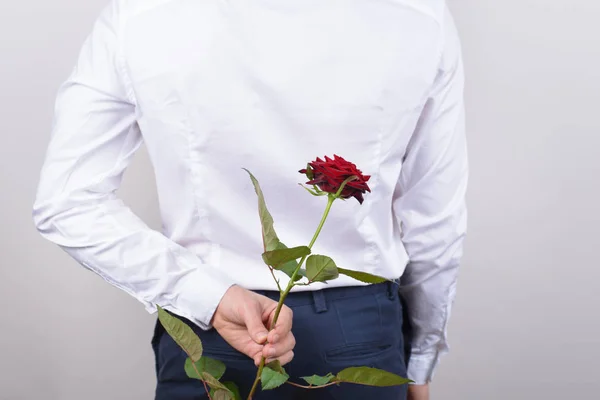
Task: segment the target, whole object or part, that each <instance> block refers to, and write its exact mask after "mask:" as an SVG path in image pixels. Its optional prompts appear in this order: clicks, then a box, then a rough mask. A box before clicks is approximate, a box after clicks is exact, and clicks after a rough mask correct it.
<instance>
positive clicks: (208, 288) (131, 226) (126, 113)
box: [33, 0, 231, 328]
mask: <svg viewBox="0 0 600 400" xmlns="http://www.w3.org/2000/svg"><path fill="white" fill-rule="evenodd" d="M120 3H122V2H120V1H117V0H115V1H113V2H112V4H111V5H110V6H108V7H107V8H106V9H105V10H104V11H103V13H102V15H101V16H100V17H99V19H98V20H97V21H96V24H95V25H94V28H93V31H92V33H91V34H90V35H89V36H88V38H87V40H86V41H85V43H84V45H83V48H82V49H81V52H80V55H79V59H78V62H77V64H76V67H75V69H74V70H73V71H72V73H71V75H70V77H69V79H68V80H67V81H66V82H65V83H64V84H63V85H62V86H61V88H60V90H59V94H58V97H57V102H56V110H55V111H56V112H55V121H54V127H53V131H52V136H51V140H50V144H49V147H48V150H47V154H46V158H45V162H44V166H43V168H42V172H41V177H40V182H39V186H38V191H37V196H36V200H35V205H34V211H33V217H34V221H35V224H36V226H37V228H38V230H39V231H40V233H41V234H42V235H43V236H44V237H45V238H47V239H49V240H50V241H52V242H54V243H56V244H58V245H59V246H61V247H62V248H63V249H64V250H65V251H66V252H67V253H69V254H70V255H71V256H72V257H73V258H75V259H76V260H77V261H78V262H79V263H80V264H82V265H83V266H85V267H87V268H88V269H90V270H92V271H94V272H95V273H97V274H99V275H100V276H102V277H103V278H104V279H105V280H107V281H108V282H110V283H111V284H113V285H115V286H117V287H119V288H121V289H123V290H124V291H126V292H128V293H129V294H131V295H132V296H134V297H135V298H137V299H138V300H139V301H141V302H142V303H143V304H144V305H145V306H146V307H147V309H148V310H149V311H154V304H158V305H160V306H162V307H164V308H166V309H168V310H171V311H173V312H175V313H177V314H179V315H182V316H184V317H187V318H188V319H190V320H192V321H194V322H195V323H196V324H198V325H199V326H201V327H204V328H207V327H208V326H209V324H210V320H211V317H212V316H213V312H214V311H215V309H216V308H217V305H218V304H219V301H220V300H221V298H222V297H223V295H224V294H225V292H226V291H227V289H228V288H229V287H230V286H231V282H230V280H229V279H228V278H227V277H226V276H225V275H224V274H223V273H222V272H220V271H219V270H217V269H216V268H211V267H210V266H207V265H204V264H203V263H202V262H201V261H200V259H199V258H198V257H197V256H196V255H195V254H193V253H192V252H191V251H189V250H187V249H185V248H184V247H182V246H180V245H178V244H176V243H175V242H173V241H172V240H170V239H168V238H167V237H165V236H164V235H162V234H161V233H159V232H157V231H155V230H151V229H149V228H148V227H147V226H146V224H144V223H143V222H142V221H141V220H140V219H139V218H138V217H137V216H136V215H134V213H133V212H132V211H131V210H130V209H129V208H128V207H126V206H125V205H124V204H123V203H122V201H121V200H120V199H118V198H117V197H116V195H115V192H116V190H117V189H118V188H119V186H120V184H121V179H122V175H123V173H124V171H125V169H126V167H127V166H128V164H129V162H130V160H131V159H132V157H133V154H134V152H135V151H136V150H137V149H138V147H139V146H140V144H141V142H142V138H141V134H140V131H139V128H138V126H137V124H136V117H135V109H134V107H135V106H134V101H133V99H132V97H133V94H132V93H131V91H130V89H129V88H128V87H127V84H126V81H125V80H124V75H123V66H122V63H121V60H120V56H119V45H120V42H119V30H120V26H121V16H122V12H121V11H120V10H119V4H120Z"/></svg>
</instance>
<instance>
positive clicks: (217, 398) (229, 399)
mask: <svg viewBox="0 0 600 400" xmlns="http://www.w3.org/2000/svg"><path fill="white" fill-rule="evenodd" d="M210 398H211V399H212V400H235V397H234V394H233V393H231V392H228V391H226V390H221V389H219V390H212V389H211V390H210Z"/></svg>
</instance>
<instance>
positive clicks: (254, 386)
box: [248, 195, 337, 400]
mask: <svg viewBox="0 0 600 400" xmlns="http://www.w3.org/2000/svg"><path fill="white" fill-rule="evenodd" d="M336 198H337V197H336V196H335V195H329V196H328V197H327V207H325V211H324V212H323V217H321V221H320V222H319V226H318V227H317V230H316V232H315V234H314V235H313V238H312V240H311V241H310V244H309V245H308V248H310V249H312V246H313V245H314V244H315V242H316V241H317V238H318V237H319V234H320V233H321V230H322V229H323V225H324V224H325V220H326V219H327V216H328V215H329V211H331V206H332V205H333V202H334V201H335V199H336ZM306 257H307V256H304V257H302V258H301V259H300V262H299V263H298V267H296V269H295V270H294V273H293V274H292V276H291V278H290V281H289V283H288V285H287V287H286V288H285V290H284V291H283V292H280V293H281V294H280V296H279V302H278V303H277V309H276V310H275V315H274V316H273V322H272V323H271V326H269V330H271V329H273V328H274V327H275V326H276V325H277V320H278V319H279V313H280V312H281V308H282V307H283V303H284V302H285V299H286V298H287V295H288V294H289V293H290V291H291V290H292V288H293V287H294V283H295V280H296V276H298V273H299V272H300V268H302V264H304V261H305V260H306ZM265 362H266V359H265V357H263V358H262V359H261V360H260V364H259V366H258V371H257V372H256V378H255V379H254V384H252V389H251V390H250V394H249V395H248V400H252V396H254V393H255V392H256V389H257V388H258V382H259V381H260V377H261V375H262V372H263V369H264V367H265Z"/></svg>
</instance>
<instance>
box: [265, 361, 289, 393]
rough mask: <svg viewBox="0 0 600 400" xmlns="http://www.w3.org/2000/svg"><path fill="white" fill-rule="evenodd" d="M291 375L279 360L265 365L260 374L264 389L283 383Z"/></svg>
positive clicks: (273, 387)
mask: <svg viewBox="0 0 600 400" xmlns="http://www.w3.org/2000/svg"><path fill="white" fill-rule="evenodd" d="M289 378H290V376H289V375H288V374H287V373H286V372H285V370H284V369H283V367H282V366H281V364H280V363H279V361H277V360H275V361H273V362H270V363H269V364H267V365H265V367H264V368H263V370H262V374H261V376H260V382H261V385H262V390H270V389H275V388H276V387H279V386H281V385H283V384H284V383H285V382H286V381H287V380H288V379H289Z"/></svg>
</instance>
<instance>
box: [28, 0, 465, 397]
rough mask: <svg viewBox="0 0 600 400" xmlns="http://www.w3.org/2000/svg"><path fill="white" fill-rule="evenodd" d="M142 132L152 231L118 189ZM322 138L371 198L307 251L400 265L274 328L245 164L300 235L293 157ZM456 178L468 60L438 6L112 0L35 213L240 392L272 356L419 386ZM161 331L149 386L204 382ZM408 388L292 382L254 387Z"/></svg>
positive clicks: (49, 231) (83, 59)
mask: <svg viewBox="0 0 600 400" xmlns="http://www.w3.org/2000/svg"><path fill="white" fill-rule="evenodd" d="M142 141H143V142H145V144H146V146H147V149H148V152H149V154H150V158H151V160H152V163H153V166H154V170H155V174H156V183H157V188H158V195H159V201H160V209H161V215H162V220H163V229H162V232H160V233H159V232H157V231H154V230H151V229H149V228H148V227H147V226H146V225H145V224H144V223H143V222H142V221H141V220H140V219H139V218H137V217H136V216H135V215H134V214H133V213H132V211H131V210H130V209H129V208H127V207H126V206H125V205H124V204H123V203H122V202H121V201H120V200H119V199H118V198H117V196H116V195H115V192H116V190H117V189H118V187H119V185H120V182H121V178H122V175H123V173H124V171H125V169H126V167H127V165H128V164H129V162H130V160H131V159H132V156H133V154H134V152H135V151H136V150H137V149H138V147H139V146H140V145H141V143H142ZM333 154H339V155H341V156H343V157H345V158H346V159H347V160H349V161H352V162H353V163H355V164H356V165H357V166H358V168H360V169H361V170H362V171H363V172H364V173H365V174H369V175H371V179H370V181H369V185H370V188H371V193H369V194H367V195H366V197H365V201H364V203H363V204H362V205H361V204H359V203H358V202H356V201H346V202H340V204H336V205H335V207H334V209H333V210H332V212H331V214H330V217H329V219H328V220H327V223H326V225H325V227H324V229H323V232H322V234H321V237H320V238H319V241H318V242H317V244H315V248H314V251H315V252H317V253H320V254H327V255H328V256H331V257H332V258H333V259H334V260H335V261H336V263H337V264H338V265H340V266H343V267H345V268H347V269H353V270H361V271H366V272H369V273H372V274H376V275H380V276H384V277H386V278H389V279H390V280H398V279H400V286H399V290H398V286H394V285H393V284H379V285H369V286H366V285H363V284H361V283H360V282H357V281H355V280H353V279H351V278H347V277H340V278H338V279H336V280H333V281H331V282H329V284H327V285H325V284H315V285H310V286H305V287H300V288H297V289H298V290H294V292H292V293H291V294H290V296H289V299H288V301H287V302H286V304H287V306H286V307H284V309H283V312H282V314H281V317H280V319H279V322H278V324H277V326H276V327H275V328H274V329H273V330H272V331H270V332H269V331H268V330H267V326H268V321H269V320H270V318H272V316H273V312H274V309H275V305H276V299H277V294H278V293H277V292H276V290H277V288H276V286H275V283H274V282H273V279H272V276H271V274H270V272H269V271H268V269H267V268H266V266H264V265H263V264H262V260H261V257H260V254H261V253H262V243H261V235H260V223H259V219H258V216H257V213H256V198H255V195H254V193H253V190H252V186H251V184H250V181H249V179H248V176H247V175H246V173H245V172H244V171H243V170H242V167H245V168H248V169H249V170H250V171H252V172H253V174H254V175H255V176H256V177H257V178H258V179H259V180H260V182H261V185H262V188H263V191H264V192H265V196H266V199H267V203H268V206H269V209H270V211H271V213H272V214H273V216H274V218H275V228H276V230H277V232H278V235H279V237H280V238H282V240H283V241H284V242H286V243H287V244H288V245H293V246H296V245H302V244H306V243H307V242H308V240H309V239H310V237H311V236H312V234H313V233H314V231H315V228H316V226H317V224H318V222H319V218H320V215H321V212H322V209H323V207H324V204H323V201H322V200H323V199H321V198H317V197H312V196H310V195H308V194H307V193H305V192H304V191H303V189H301V188H298V186H297V184H296V183H298V182H302V176H300V175H299V174H298V170H299V169H300V168H303V167H304V166H305V165H306V163H307V162H308V161H311V160H313V159H314V158H315V157H317V156H321V157H322V156H323V155H329V156H332V155H333ZM466 182H467V156H466V145H465V134H464V126H463V70H462V63H461V55H460V46H459V41H458V37H457V33H456V31H455V27H454V24H453V21H452V18H451V16H450V15H449V12H448V10H447V7H446V5H445V2H444V1H442V0H404V1H371V0H370V1H367V0H356V1H336V0H319V1H312V0H286V1H279V0H258V1H219V0H202V1H184V0H113V1H112V3H111V4H110V5H109V6H108V7H107V8H106V9H105V10H104V11H103V13H102V15H101V16H100V18H99V19H98V21H97V23H96V24H95V26H94V28H93V32H92V33H91V35H90V36H89V37H88V38H87V40H86V42H85V44H84V46H83V48H82V50H81V53H80V56H79V60H78V62H77V64H76V67H75V69H74V70H73V71H72V73H71V76H70V77H69V79H68V80H67V81H66V82H65V83H64V85H63V86H62V87H61V89H60V91H59V94H58V99H57V106H56V119H55V123H54V129H53V134H52V137H51V141H50V145H49V148H48V152H47V156H46V160H45V164H44V166H43V170H42V173H41V179H40V184H39V189H38V194H37V198H36V202H35V205H34V219H35V222H36V226H37V227H38V229H39V231H40V232H41V233H42V235H43V236H45V237H46V238H48V239H49V240H51V241H52V242H54V243H56V244H58V245H59V246H61V247H62V248H63V249H64V250H66V251H67V252H68V253H69V254H70V255H71V256H72V257H74V258H75V259H76V260H77V261H78V262H79V263H81V264H82V265H83V266H85V267H86V268H88V269H90V270H92V271H94V272H96V273H97V274H99V275H100V276H102V277H103V278H104V279H105V280H107V281H108V282H110V283H111V284H113V285H115V286H117V287H120V288H121V289H123V290H125V291H126V292H128V293H129V294H131V295H132V296H134V297H135V298H137V299H138V300H139V301H140V302H142V303H143V304H144V305H145V306H146V307H147V309H148V310H149V311H151V312H154V311H155V305H160V306H162V307H164V308H165V309H167V310H169V311H170V312H172V313H173V314H176V315H178V316H180V317H181V318H184V319H185V321H186V322H187V323H188V324H189V325H190V326H192V327H193V328H194V330H195V331H196V333H197V334H198V335H199V336H200V338H201V339H202V341H203V343H204V347H205V354H207V355H209V356H211V357H215V358H218V359H221V360H223V361H224V362H225V363H226V364H227V366H228V372H227V374H228V375H226V378H228V379H229V380H233V381H236V382H237V383H238V384H239V385H240V386H241V387H242V391H243V392H246V393H247V392H248V389H249V385H250V384H251V383H252V380H253V378H254V374H255V371H256V367H255V364H258V363H259V361H260V358H261V357H262V356H263V355H264V356H265V357H267V358H268V360H273V359H279V360H280V361H281V362H282V363H283V364H287V367H286V368H287V369H288V372H289V373H290V376H291V377H292V378H291V379H292V381H294V380H295V381H296V382H298V378H299V377H300V376H305V375H312V374H313V373H317V374H326V373H328V372H333V373H335V372H337V371H339V370H341V369H343V368H346V367H348V366H354V365H368V366H373V367H378V368H382V369H385V370H388V371H391V372H394V373H397V374H400V375H406V374H407V375H408V377H409V378H411V379H412V380H414V384H411V385H410V387H409V388H408V398H409V399H412V400H425V399H428V398H429V394H428V384H429V382H430V381H431V378H432V376H433V372H434V369H435V367H436V365H437V364H438V361H439V358H440V355H441V354H443V353H445V352H446V351H447V344H446V326H447V323H448V318H449V314H450V306H451V303H452V300H453V298H454V294H455V287H456V276H457V268H458V264H459V260H460V258H461V253H462V242H463V238H464V234H465V221H466V212H465V204H464V197H465V189H466ZM278 274H279V272H278ZM277 276H278V278H279V279H285V275H277ZM398 292H400V295H401V296H402V298H403V300H404V302H403V303H404V304H405V306H406V309H405V310H404V311H405V313H407V314H408V315H409V319H410V321H407V322H410V324H409V326H410V327H411V336H410V338H411V339H410V342H406V341H405V340H404V338H403V336H402V328H403V324H402V307H401V302H400V300H399V294H398ZM292 320H293V329H292ZM406 326H407V325H404V327H406ZM153 345H154V350H155V352H156V363H157V379H158V384H157V389H156V398H157V399H159V400H167V399H168V400H178V399H205V398H207V397H206V395H205V394H203V393H204V389H203V386H202V384H201V383H200V382H199V381H194V380H191V379H187V378H186V375H185V372H184V371H183V362H184V361H185V354H184V353H183V352H182V351H181V349H179V348H178V347H177V345H176V344H175V343H174V342H173V341H172V340H171V339H170V337H169V336H168V335H166V334H164V332H163V331H162V330H161V328H160V325H157V329H156V332H155V336H154V340H153ZM405 345H406V346H407V347H409V350H410V351H409V355H410V356H409V357H406V358H405V356H404V352H403V348H404V346H405ZM407 362H408V366H406V364H407ZM406 391H407V390H406V386H404V387H393V388H371V387H363V386H357V385H340V386H339V387H338V386H331V387H329V388H326V389H320V390H306V389H299V388H295V387H292V386H287V385H286V386H284V387H282V388H281V389H279V390H276V391H271V392H262V393H260V394H259V397H258V398H259V399H281V398H285V399H302V398H309V399H345V400H346V399H364V398H368V397H373V398H383V399H392V398H394V399H403V398H406Z"/></svg>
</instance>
